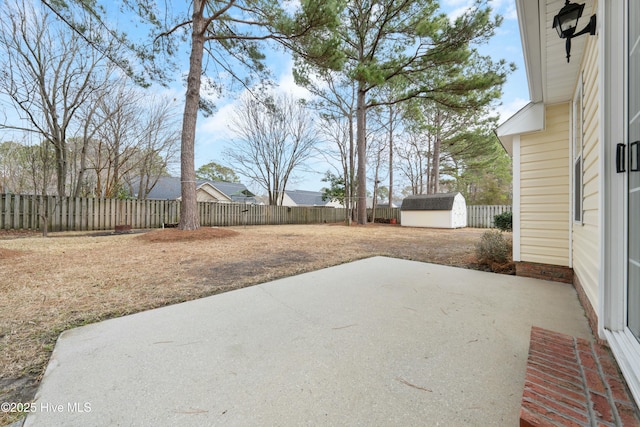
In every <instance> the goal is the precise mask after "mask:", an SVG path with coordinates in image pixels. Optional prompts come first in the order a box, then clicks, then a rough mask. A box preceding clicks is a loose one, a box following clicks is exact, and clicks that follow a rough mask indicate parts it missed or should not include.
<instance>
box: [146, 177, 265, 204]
mask: <svg viewBox="0 0 640 427" xmlns="http://www.w3.org/2000/svg"><path fill="white" fill-rule="evenodd" d="M133 189H134V190H135V189H136V184H135V183H134V185H133ZM133 196H134V197H137V196H138V195H137V194H133ZM196 198H197V200H198V202H218V203H251V204H255V203H256V199H255V195H254V194H253V193H251V192H250V191H249V190H248V189H247V187H245V185H244V184H240V183H238V182H223V181H205V180H196ZM147 199H154V200H181V199H182V189H181V184H180V178H179V177H173V176H163V177H160V179H159V180H158V182H157V183H156V185H154V186H153V188H152V189H151V191H149V194H148V195H147Z"/></svg>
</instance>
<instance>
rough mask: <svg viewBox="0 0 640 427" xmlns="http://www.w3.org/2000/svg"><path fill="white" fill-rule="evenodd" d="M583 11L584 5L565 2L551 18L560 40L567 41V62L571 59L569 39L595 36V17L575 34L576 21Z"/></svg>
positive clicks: (567, 0)
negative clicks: (589, 35) (585, 35)
mask: <svg viewBox="0 0 640 427" xmlns="http://www.w3.org/2000/svg"><path fill="white" fill-rule="evenodd" d="M583 11H584V4H577V3H569V0H566V1H565V4H564V6H563V7H562V9H560V12H558V14H557V15H556V16H554V17H553V28H554V29H555V30H556V31H557V32H558V36H559V37H560V38H561V39H567V42H566V50H567V62H569V58H570V57H571V39H572V38H574V37H578V36H581V35H583V34H586V33H589V34H591V35H592V36H593V35H595V34H596V15H593V16H592V17H591V19H590V20H589V24H587V26H586V27H584V29H582V31H579V32H577V33H576V28H577V27H578V20H579V19H580V17H581V16H582V12H583Z"/></svg>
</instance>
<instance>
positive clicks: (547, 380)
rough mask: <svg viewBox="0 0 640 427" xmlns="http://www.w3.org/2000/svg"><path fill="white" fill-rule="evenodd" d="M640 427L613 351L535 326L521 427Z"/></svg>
mask: <svg viewBox="0 0 640 427" xmlns="http://www.w3.org/2000/svg"><path fill="white" fill-rule="evenodd" d="M592 425H597V426H601V427H614V426H636V427H637V426H640V417H639V416H638V411H637V408H636V406H635V404H634V403H633V400H632V399H631V395H630V393H629V391H628V389H627V388H626V385H625V382H624V380H623V379H622V376H621V374H620V370H619V369H618V366H617V364H616V362H615V360H614V359H613V357H612V356H611V354H610V353H609V351H608V349H607V348H606V347H604V346H602V345H600V344H597V343H592V342H590V341H587V340H585V339H581V338H574V337H571V336H569V335H564V334H560V333H557V332H553V331H549V330H546V329H542V328H538V327H535V326H534V327H533V328H532V329H531V342H530V347H529V358H528V360H527V371H526V378H525V387H524V391H523V394H522V407H521V411H520V427H533V426H537V427H539V426H585V427H587V426H592Z"/></svg>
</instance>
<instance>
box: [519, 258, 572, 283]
mask: <svg viewBox="0 0 640 427" xmlns="http://www.w3.org/2000/svg"><path fill="white" fill-rule="evenodd" d="M515 264H516V276H521V277H531V278H534V279H541V280H551V281H554V282H561V283H573V269H572V268H571V267H565V266H562V265H551V264H539V263H536V262H528V261H518V262H516V263H515Z"/></svg>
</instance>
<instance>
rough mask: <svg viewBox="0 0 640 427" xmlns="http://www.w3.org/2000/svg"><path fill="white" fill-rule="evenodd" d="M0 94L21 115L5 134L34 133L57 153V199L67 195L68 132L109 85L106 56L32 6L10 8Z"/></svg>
mask: <svg viewBox="0 0 640 427" xmlns="http://www.w3.org/2000/svg"><path fill="white" fill-rule="evenodd" d="M0 55H2V57H3V58H4V68H3V71H2V72H1V73H0V90H2V92H4V93H5V94H6V95H7V96H8V97H9V99H10V102H11V104H12V106H13V107H14V108H15V110H16V112H17V113H18V115H19V118H18V119H17V120H13V121H11V122H9V121H5V123H2V124H0V127H1V128H5V129H16V130H21V131H25V132H35V133H38V134H40V135H41V136H42V139H44V140H46V141H47V142H48V143H50V144H51V145H52V146H53V148H54V150H55V159H56V175H57V193H58V195H59V196H61V197H62V196H65V195H66V193H67V191H66V190H67V188H66V184H67V172H68V147H67V137H68V132H69V130H70V129H71V127H72V125H73V120H74V119H75V117H76V114H77V112H78V110H79V108H80V107H81V106H82V105H83V104H84V103H85V102H86V101H87V100H88V99H89V98H90V97H91V95H92V94H93V93H94V92H95V91H98V90H101V89H102V88H103V87H105V85H106V82H107V80H108V75H109V72H108V65H107V62H106V60H105V56H104V55H103V54H102V53H100V52H98V51H96V50H92V49H87V48H86V46H83V45H82V43H81V42H80V39H79V36H78V34H77V33H74V32H70V31H68V30H67V29H66V28H65V29H62V28H60V26H59V25H57V23H56V22H55V21H54V20H53V18H52V17H51V16H50V15H49V14H48V13H47V12H46V11H45V10H44V9H43V8H42V7H36V6H35V5H34V3H33V2H28V1H24V0H22V1H20V0H17V1H12V2H5V4H4V5H3V8H2V11H1V12H0Z"/></svg>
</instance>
